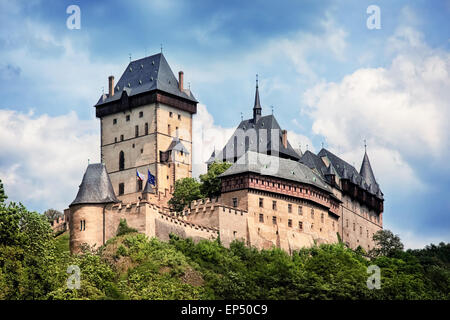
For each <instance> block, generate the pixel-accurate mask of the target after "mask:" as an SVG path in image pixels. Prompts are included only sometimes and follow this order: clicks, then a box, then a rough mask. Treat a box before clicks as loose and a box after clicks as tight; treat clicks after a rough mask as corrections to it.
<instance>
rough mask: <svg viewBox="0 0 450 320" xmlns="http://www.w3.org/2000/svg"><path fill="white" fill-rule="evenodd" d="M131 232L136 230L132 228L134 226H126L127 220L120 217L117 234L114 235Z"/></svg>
mask: <svg viewBox="0 0 450 320" xmlns="http://www.w3.org/2000/svg"><path fill="white" fill-rule="evenodd" d="M133 232H137V230H136V229H134V228H130V227H129V226H128V223H127V220H125V219H120V222H119V227H117V234H116V235H117V236H122V235H124V234H127V233H133Z"/></svg>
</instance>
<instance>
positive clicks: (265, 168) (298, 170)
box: [219, 151, 331, 192]
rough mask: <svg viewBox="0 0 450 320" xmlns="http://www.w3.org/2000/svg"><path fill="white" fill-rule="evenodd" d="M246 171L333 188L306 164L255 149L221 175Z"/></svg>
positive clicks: (323, 187)
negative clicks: (255, 150)
mask: <svg viewBox="0 0 450 320" xmlns="http://www.w3.org/2000/svg"><path fill="white" fill-rule="evenodd" d="M245 172H253V173H258V174H260V175H267V176H271V177H276V178H281V179H285V180H291V181H295V182H301V183H306V184H310V185H313V186H316V187H318V188H320V189H322V190H325V191H327V192H331V188H330V187H329V186H328V185H327V184H326V183H325V182H324V181H323V180H322V178H321V177H320V176H319V175H318V174H316V173H314V172H313V171H312V170H311V169H310V168H308V167H307V166H306V165H304V164H302V163H299V162H297V161H293V160H289V159H283V158H279V157H276V156H269V155H266V154H262V153H257V152H254V151H247V152H246V153H245V154H244V155H243V156H242V157H240V158H239V159H238V160H237V161H236V162H235V163H234V164H233V165H232V166H231V167H230V168H228V170H227V171H225V172H224V173H222V174H221V175H220V176H219V177H226V176H230V175H235V174H239V173H245Z"/></svg>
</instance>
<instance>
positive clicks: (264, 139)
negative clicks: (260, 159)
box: [210, 115, 300, 162]
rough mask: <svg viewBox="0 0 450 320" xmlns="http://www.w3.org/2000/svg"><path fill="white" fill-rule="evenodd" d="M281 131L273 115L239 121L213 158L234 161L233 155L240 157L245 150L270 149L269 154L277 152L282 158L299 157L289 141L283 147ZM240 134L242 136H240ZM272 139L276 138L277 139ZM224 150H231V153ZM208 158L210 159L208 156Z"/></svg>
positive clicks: (262, 151) (264, 150) (263, 150)
mask: <svg viewBox="0 0 450 320" xmlns="http://www.w3.org/2000/svg"><path fill="white" fill-rule="evenodd" d="M281 131H282V130H281V127H280V125H279V124H278V122H277V120H276V119H275V117H274V116H273V115H267V116H263V117H260V118H259V119H258V120H257V121H256V122H255V121H254V120H253V118H252V119H247V120H243V121H241V123H239V126H238V127H237V128H236V131H235V132H234V133H233V135H232V136H231V138H230V139H229V140H228V142H227V144H226V145H225V147H224V148H223V149H222V150H221V151H219V152H218V153H216V154H215V159H217V160H218V161H223V159H224V158H225V159H226V161H229V162H234V157H236V158H240V157H241V156H242V155H243V154H244V153H245V151H247V150H248V151H256V152H261V153H267V151H270V153H271V155H277V154H278V155H279V156H280V157H283V158H291V159H295V160H298V159H300V156H299V155H298V154H297V152H295V151H294V149H293V148H292V146H291V144H290V143H289V141H288V142H287V147H286V148H285V147H284V145H283V143H282V132H281ZM241 134H242V135H243V136H240V135H241ZM272 135H274V136H272ZM245 136H248V145H246V142H245V140H246V138H245ZM235 139H236V141H237V143H238V145H237V146H235V144H234V143H235ZM273 139H277V141H274V140H273ZM226 151H231V154H228V153H227V152H226ZM210 160H212V159H211V158H210Z"/></svg>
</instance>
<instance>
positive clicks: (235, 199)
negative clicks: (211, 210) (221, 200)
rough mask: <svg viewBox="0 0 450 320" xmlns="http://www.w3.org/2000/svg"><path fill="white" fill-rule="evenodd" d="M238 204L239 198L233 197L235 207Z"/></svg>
mask: <svg viewBox="0 0 450 320" xmlns="http://www.w3.org/2000/svg"><path fill="white" fill-rule="evenodd" d="M237 206H238V199H237V198H233V207H235V208H236V207H237Z"/></svg>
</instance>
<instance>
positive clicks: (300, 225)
mask: <svg viewBox="0 0 450 320" xmlns="http://www.w3.org/2000/svg"><path fill="white" fill-rule="evenodd" d="M298 228H299V229H300V230H303V222H301V221H299V222H298Z"/></svg>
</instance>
